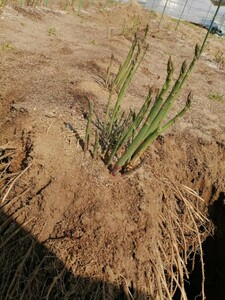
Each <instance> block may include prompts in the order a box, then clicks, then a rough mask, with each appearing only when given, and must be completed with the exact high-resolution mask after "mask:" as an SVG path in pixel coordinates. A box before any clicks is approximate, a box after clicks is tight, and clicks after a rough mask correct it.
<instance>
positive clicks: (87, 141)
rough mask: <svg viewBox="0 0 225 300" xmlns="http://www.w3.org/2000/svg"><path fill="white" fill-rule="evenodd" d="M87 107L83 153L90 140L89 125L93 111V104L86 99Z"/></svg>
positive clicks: (86, 149)
mask: <svg viewBox="0 0 225 300" xmlns="http://www.w3.org/2000/svg"><path fill="white" fill-rule="evenodd" d="M88 108H89V114H88V120H87V126H86V132H85V139H84V153H86V152H87V151H88V148H89V141H90V125H91V123H92V112H93V106H92V103H91V102H90V101H88Z"/></svg>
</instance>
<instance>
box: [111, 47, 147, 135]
mask: <svg viewBox="0 0 225 300" xmlns="http://www.w3.org/2000/svg"><path fill="white" fill-rule="evenodd" d="M147 50H148V45H147V46H146V48H145V50H144V52H143V54H142V57H141V58H140V60H139V62H138V57H139V54H140V52H139V51H141V50H140V48H139V51H138V52H137V53H136V57H135V59H136V60H135V61H133V62H132V68H131V70H130V73H129V75H128V76H127V79H126V80H125V82H124V84H123V86H122V88H121V90H120V93H119V95H118V98H117V102H116V104H115V106H114V110H113V113H112V117H111V120H110V125H109V135H110V134H111V131H112V125H113V122H114V121H115V118H116V116H117V114H118V111H119V107H120V105H121V103H122V101H123V97H124V95H125V93H126V90H127V88H128V86H129V84H130V82H131V80H132V78H133V76H134V74H135V73H136V71H137V69H138V68H139V66H140V64H141V62H142V60H143V59H144V57H145V54H146V51H147Z"/></svg>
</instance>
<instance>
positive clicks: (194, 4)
mask: <svg viewBox="0 0 225 300" xmlns="http://www.w3.org/2000/svg"><path fill="white" fill-rule="evenodd" d="M214 3H218V1H217V0H212V1H211V0H146V3H145V7H146V8H147V9H151V10H153V11H158V12H161V13H163V12H164V13H165V14H166V15H168V16H171V17H174V18H178V19H182V20H186V21H189V22H193V23H196V24H202V22H203V21H204V20H211V19H212V18H213V15H214V13H215V11H216V8H217V6H216V5H215V4H214ZM223 5H225V0H224V1H223ZM216 22H217V23H219V24H220V25H221V26H222V25H224V23H225V6H221V7H220V10H219V13H218V15H217V18H216Z"/></svg>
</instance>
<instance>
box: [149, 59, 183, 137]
mask: <svg viewBox="0 0 225 300" xmlns="http://www.w3.org/2000/svg"><path fill="white" fill-rule="evenodd" d="M186 68H187V67H186V61H184V62H183V64H182V67H181V70H180V75H179V77H178V79H177V80H176V82H175V84H174V86H173V88H172V90H171V92H170V94H169V95H168V97H167V99H166V100H165V102H164V103H163V105H162V106H161V108H160V110H159V111H158V113H157V115H156V116H155V118H154V119H153V120H152V122H151V123H150V122H149V126H148V129H147V131H146V132H145V134H144V139H145V138H146V137H147V136H148V135H149V134H150V133H151V132H154V131H155V130H156V128H158V127H159V126H160V123H161V122H162V120H163V119H164V118H165V117H166V116H167V114H168V112H169V111H170V109H171V106H172V105H173V103H174V102H175V101H176V100H177V97H178V95H179V93H180V91H181V87H182V85H183V83H184V78H185V79H187V76H186Z"/></svg>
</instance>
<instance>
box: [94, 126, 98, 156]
mask: <svg viewBox="0 0 225 300" xmlns="http://www.w3.org/2000/svg"><path fill="white" fill-rule="evenodd" d="M98 148H99V132H98V130H96V131H95V143H94V149H93V158H94V159H96V158H97V155H98Z"/></svg>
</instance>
